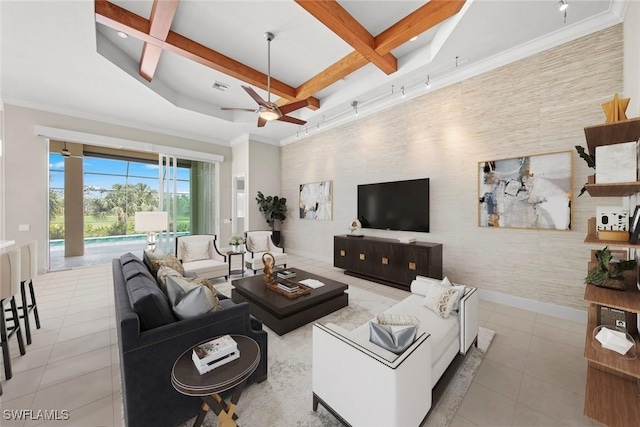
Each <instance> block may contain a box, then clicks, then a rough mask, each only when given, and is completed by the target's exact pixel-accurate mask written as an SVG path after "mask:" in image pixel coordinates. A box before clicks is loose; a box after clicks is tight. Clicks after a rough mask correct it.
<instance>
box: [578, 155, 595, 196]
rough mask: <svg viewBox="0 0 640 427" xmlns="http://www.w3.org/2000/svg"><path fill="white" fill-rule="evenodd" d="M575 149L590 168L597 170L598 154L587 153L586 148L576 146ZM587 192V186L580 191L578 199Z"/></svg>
mask: <svg viewBox="0 0 640 427" xmlns="http://www.w3.org/2000/svg"><path fill="white" fill-rule="evenodd" d="M575 147H576V151H577V152H578V154H579V155H580V157H581V158H582V159H584V161H585V162H586V163H587V166H589V167H590V168H593V169H595V168H596V154H595V153H593V154H589V153H588V152H586V151H585V149H584V147H581V146H579V145H576V146H575ZM585 191H587V184H585V185H583V186H582V188H581V189H580V194H578V197H580V196H582V195H583V194H584V192H585Z"/></svg>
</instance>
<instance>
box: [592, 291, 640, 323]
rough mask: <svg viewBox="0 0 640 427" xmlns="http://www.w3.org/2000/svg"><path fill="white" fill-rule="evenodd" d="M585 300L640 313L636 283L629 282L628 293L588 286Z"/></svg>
mask: <svg viewBox="0 0 640 427" xmlns="http://www.w3.org/2000/svg"><path fill="white" fill-rule="evenodd" d="M584 300H585V301H587V302H591V303H594V304H598V305H605V306H607V307H611V308H619V309H620V310H624V311H630V312H634V313H638V312H640V292H639V291H638V288H637V287H636V285H635V283H631V282H627V290H626V291H617V290H615V289H607V288H601V287H599V286H595V285H591V284H587V285H586V289H585V291H584ZM594 321H595V320H594ZM596 326H597V325H596ZM594 328H595V326H594Z"/></svg>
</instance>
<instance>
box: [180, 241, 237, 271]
mask: <svg viewBox="0 0 640 427" xmlns="http://www.w3.org/2000/svg"><path fill="white" fill-rule="evenodd" d="M216 239H217V236H215V235H211V234H197V235H193V236H180V237H177V238H176V258H178V259H179V260H180V262H182V267H184V272H185V275H187V274H190V275H194V274H195V275H196V276H197V277H204V278H207V279H212V278H215V277H221V276H224V278H225V279H226V278H227V276H228V275H229V264H227V257H226V255H222V254H221V253H220V252H219V251H218V248H217V247H216Z"/></svg>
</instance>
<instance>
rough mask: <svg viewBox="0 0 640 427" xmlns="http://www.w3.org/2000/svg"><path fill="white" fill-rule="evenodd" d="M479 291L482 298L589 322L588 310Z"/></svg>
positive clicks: (585, 322) (549, 314) (483, 290)
mask: <svg viewBox="0 0 640 427" xmlns="http://www.w3.org/2000/svg"><path fill="white" fill-rule="evenodd" d="M478 291H479V292H480V299H482V300H485V301H491V302H495V303H498V304H503V305H508V306H510V307H515V308H520V309H522V310H528V311H534V312H536V313H540V314H546V315H547V316H553V317H559V318H561V319H566V320H570V321H572V322H578V323H583V324H585V325H586V324H587V311H586V310H578V309H575V308H571V307H564V306H561V305H557V304H551V303H548V302H542V301H536V300H533V299H529V298H522V297H517V296H513V295H508V294H503V293H501V292H496V291H489V290H486V289H478Z"/></svg>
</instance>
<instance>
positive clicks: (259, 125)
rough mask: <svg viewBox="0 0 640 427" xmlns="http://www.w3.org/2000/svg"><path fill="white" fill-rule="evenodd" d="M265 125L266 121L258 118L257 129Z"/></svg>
mask: <svg viewBox="0 0 640 427" xmlns="http://www.w3.org/2000/svg"><path fill="white" fill-rule="evenodd" d="M266 124H267V120H266V119H263V118H262V117H261V116H258V127H259V128H261V127H263V126H264V125H266Z"/></svg>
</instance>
